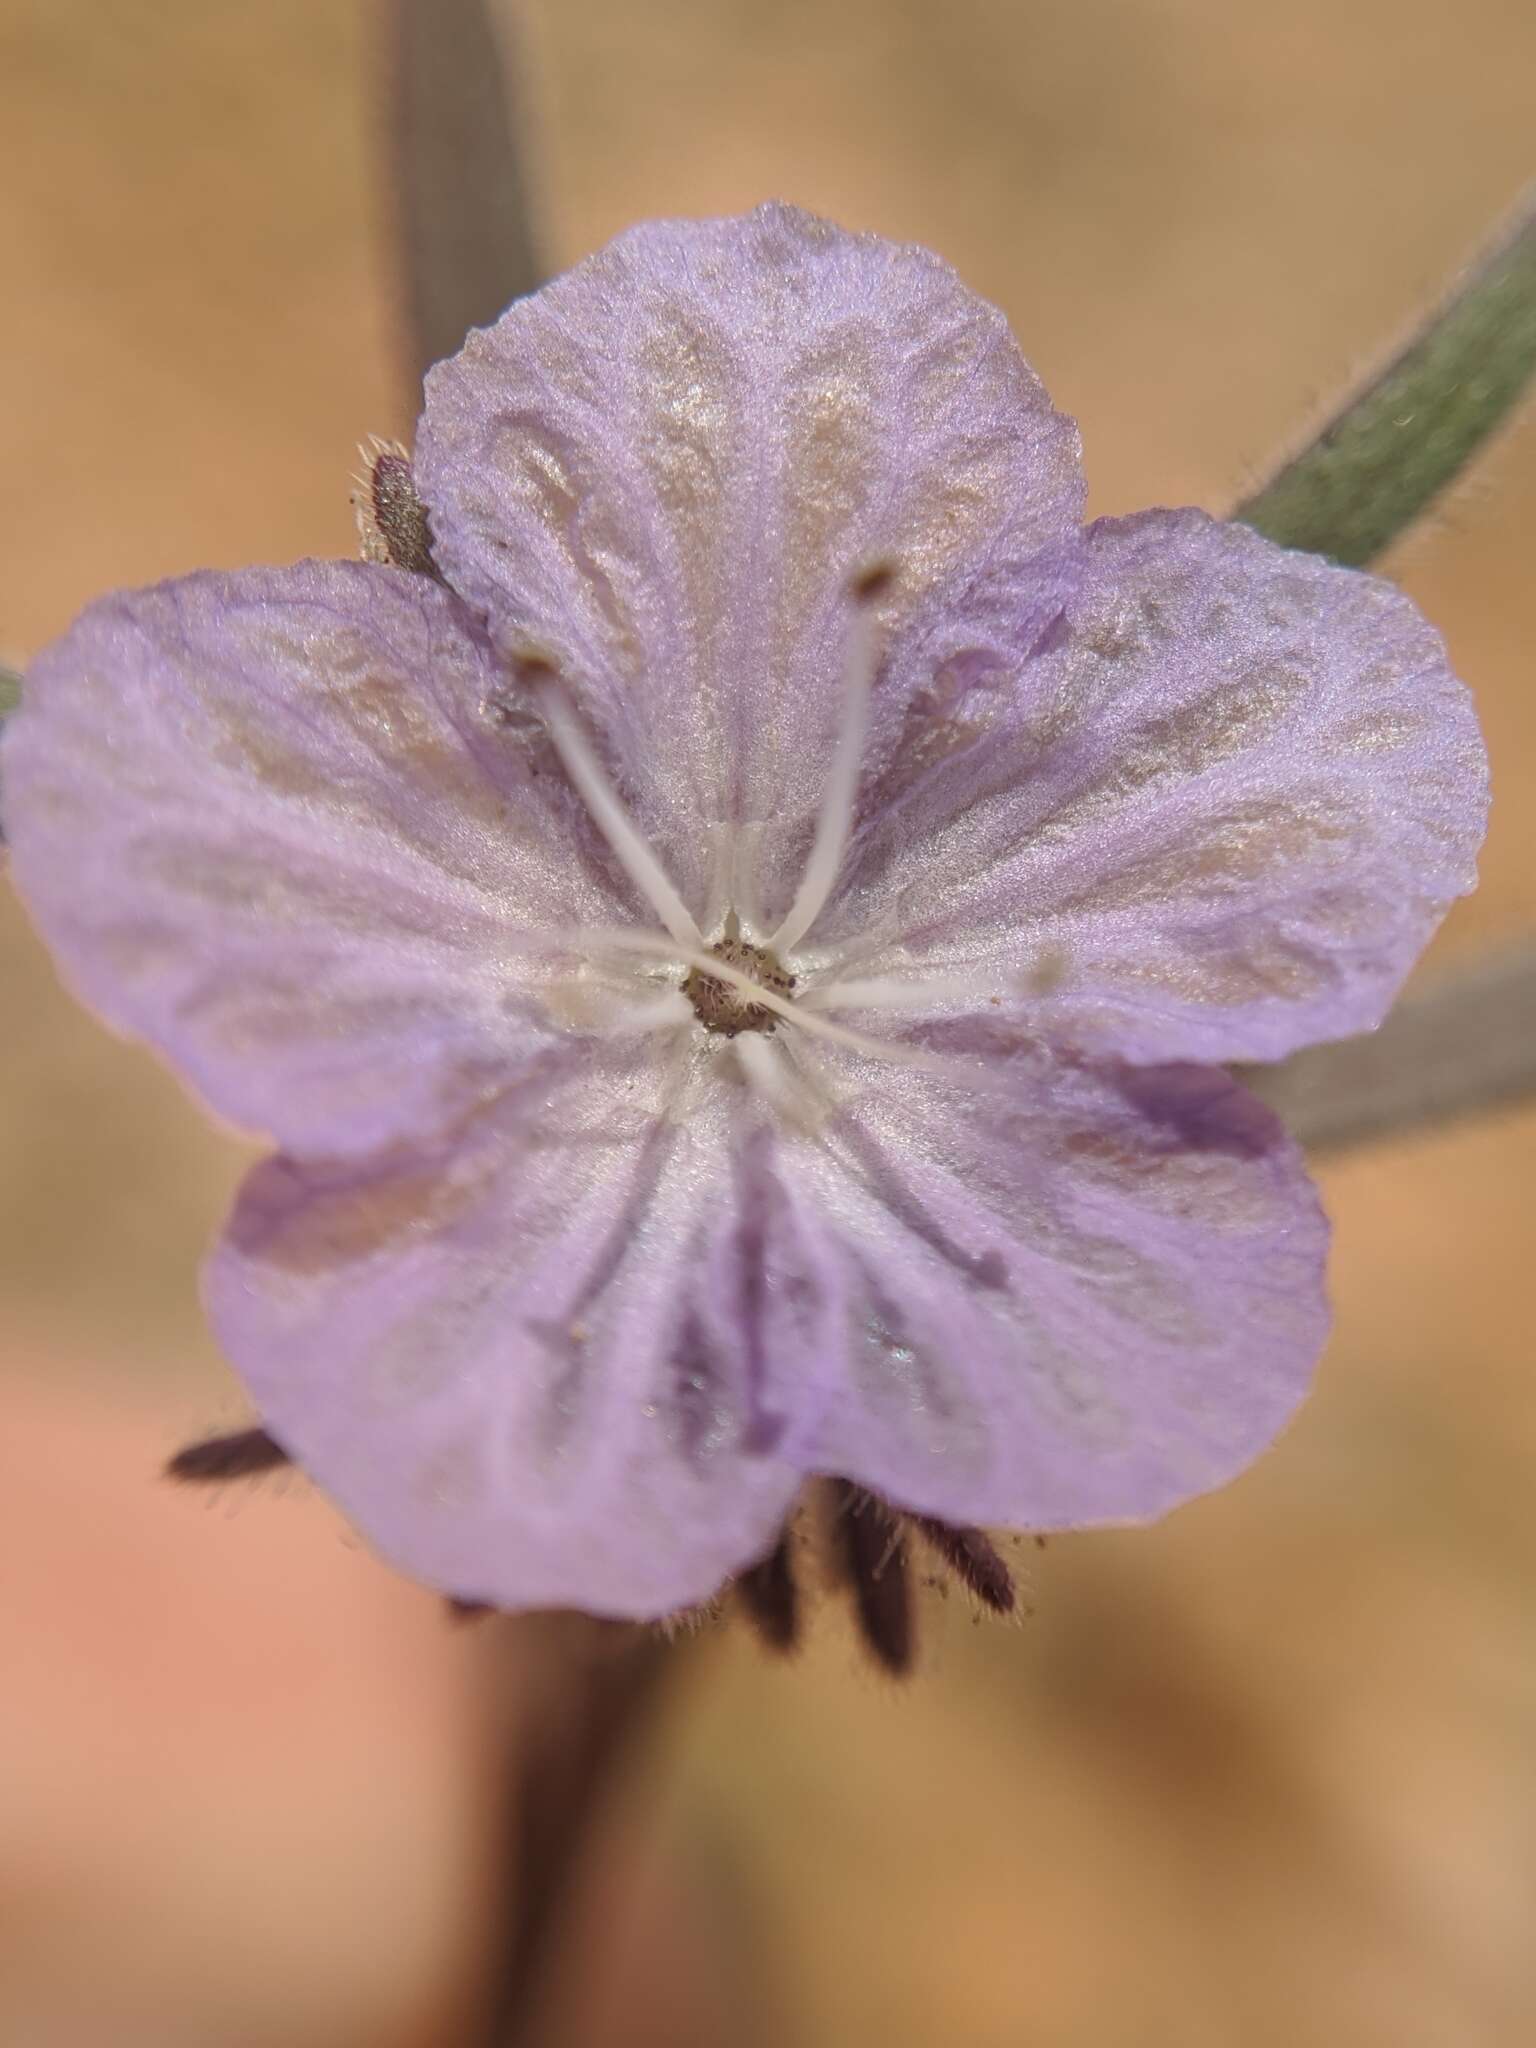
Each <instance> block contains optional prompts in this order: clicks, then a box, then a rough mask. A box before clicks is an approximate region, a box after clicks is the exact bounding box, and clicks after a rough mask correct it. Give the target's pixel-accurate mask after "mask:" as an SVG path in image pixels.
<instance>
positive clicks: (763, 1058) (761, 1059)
mask: <svg viewBox="0 0 1536 2048" xmlns="http://www.w3.org/2000/svg"><path fill="white" fill-rule="evenodd" d="M731 1044H732V1047H733V1049H734V1051H735V1054H736V1057H737V1059H738V1060H740V1062H741V1070H742V1072H743V1073H744V1074H745V1075H746V1077H747V1080H748V1081H749V1082H750V1084H751V1085H752V1087H753V1088H754V1089H755V1090H756V1091H757V1093H758V1094H759V1095H760V1096H761V1097H762V1098H763V1100H764V1102H766V1103H767V1104H768V1107H769V1108H770V1109H775V1110H777V1111H778V1113H779V1115H780V1116H782V1117H783V1118H784V1119H785V1120H786V1122H788V1123H792V1124H798V1125H800V1126H801V1127H802V1128H804V1129H807V1130H809V1129H813V1128H814V1127H815V1124H816V1121H817V1116H816V1109H817V1105H816V1102H815V1098H814V1097H813V1096H812V1095H811V1093H810V1091H809V1089H806V1088H803V1087H801V1086H800V1085H799V1083H798V1082H797V1081H796V1079H795V1076H794V1075H793V1074H792V1073H791V1071H790V1069H789V1065H788V1063H787V1062H786V1060H785V1059H784V1057H783V1054H782V1053H780V1052H779V1051H778V1049H777V1048H776V1047H775V1046H774V1045H773V1044H772V1043H771V1041H770V1040H769V1039H767V1038H766V1037H765V1036H764V1035H763V1033H762V1032H760V1031H743V1032H742V1033H741V1035H740V1036H739V1037H738V1038H734V1039H732V1041H731Z"/></svg>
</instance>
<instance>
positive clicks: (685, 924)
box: [517, 648, 704, 949]
mask: <svg viewBox="0 0 1536 2048" xmlns="http://www.w3.org/2000/svg"><path fill="white" fill-rule="evenodd" d="M517 672H518V676H519V679H520V680H521V681H522V682H523V683H524V684H525V685H526V687H527V689H528V690H529V692H530V694H531V695H532V698H533V701H534V703H535V704H536V705H537V706H538V709H539V712H540V715H541V716H542V717H543V720H544V724H545V727H546V728H547V730H548V733H549V737H550V740H551V742H552V744H553V746H554V749H555V752H556V753H557V754H558V755H559V756H560V763H561V766H562V767H563V768H564V769H565V772H566V774H567V775H568V776H569V777H570V778H571V783H572V786H573V787H574V789H575V791H576V794H577V795H578V796H579V797H580V798H581V800H582V802H583V803H584V804H585V805H586V807H587V813H588V815H589V816H590V818H591V820H592V822H593V824H594V825H596V827H597V829H598V831H599V832H601V833H602V835H603V837H604V838H605V839H606V840H607V842H608V845H609V849H610V851H611V852H612V854H613V857H614V859H615V860H616V861H617V862H618V863H619V866H620V867H621V868H623V870H624V872H625V874H626V875H628V877H629V879H630V881H631V882H632V883H633V884H634V886H635V888H636V890H637V891H638V893H639V894H640V896H641V897H643V898H644V900H645V902H646V904H647V905H648V906H649V908H650V909H651V910H652V911H653V912H654V913H655V915H656V916H657V917H658V918H659V919H660V921H661V923H662V926H663V927H664V929H665V930H666V931H667V932H669V933H670V934H671V936H672V937H673V938H674V939H675V940H676V941H677V943H678V945H680V946H682V947H684V948H687V949H692V948H694V947H697V946H701V945H702V944H703V942H704V941H703V935H702V934H701V932H700V931H699V928H698V926H697V925H696V924H695V923H694V921H693V918H692V916H691V915H690V914H689V910H688V906H687V905H686V904H685V903H684V901H683V899H682V897H681V896H679V894H678V893H677V889H676V886H675V884H674V883H673V881H672V878H671V876H670V875H669V874H668V873H667V871H666V869H665V868H664V867H663V866H662V864H661V862H660V861H659V860H658V859H657V858H656V855H655V854H654V853H653V852H652V851H651V848H650V847H649V845H648V844H647V843H646V840H645V838H644V836H643V835H642V833H641V832H640V830H639V828H638V827H637V826H636V824H635V822H634V820H633V818H631V817H630V815H629V813H628V811H626V810H625V808H624V806H623V804H622V803H621V802H620V800H619V796H618V792H617V791H616V790H615V789H614V787H613V784H612V783H611V782H610V781H609V780H608V775H607V771H606V770H605V769H604V767H603V764H602V762H601V761H600V760H599V759H598V756H597V749H596V748H595V747H594V746H593V744H592V742H591V740H590V739H589V738H588V737H587V734H586V731H585V729H584V727H583V725H582V722H581V719H580V718H579V716H578V715H577V711H576V706H575V704H574V703H573V702H572V700H571V695H570V692H569V690H568V689H567V687H566V685H565V682H564V679H563V678H562V677H561V675H560V673H559V671H558V669H556V667H555V666H554V664H553V662H551V660H550V659H549V656H548V655H547V654H545V653H544V652H543V651H542V650H541V649H538V648H531V649H529V650H528V651H527V652H526V653H524V654H523V655H522V656H520V657H519V659H518V662H517Z"/></svg>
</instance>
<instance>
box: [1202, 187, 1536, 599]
mask: <svg viewBox="0 0 1536 2048" xmlns="http://www.w3.org/2000/svg"><path fill="white" fill-rule="evenodd" d="M1533 372H1536V194H1531V195H1528V196H1527V197H1526V199H1525V201H1524V202H1523V204H1522V206H1521V208H1520V210H1519V212H1518V214H1517V215H1516V217H1515V219H1514V221H1513V222H1512V224H1511V225H1510V226H1509V227H1507V228H1506V229H1505V231H1504V232H1503V233H1502V234H1501V235H1499V237H1498V238H1497V240H1496V241H1495V242H1494V243H1493V245H1492V246H1491V247H1490V248H1489V250H1488V252H1487V253H1486V255H1484V256H1483V257H1482V258H1481V260H1480V261H1478V262H1476V263H1474V264H1473V265H1472V267H1471V269H1469V270H1468V271H1467V273H1466V274H1465V276H1464V277H1463V278H1462V279H1461V281H1460V282H1459V283H1458V284H1457V285H1456V287H1455V289H1454V290H1453V291H1452V292H1451V294H1450V296H1449V298H1448V299H1447V300H1446V302H1445V304H1444V305H1443V306H1442V307H1441V309H1440V310H1439V312H1437V313H1435V314H1434V315H1433V316H1432V317H1431V318H1430V319H1429V320H1428V321H1426V322H1425V323H1424V324H1423V325H1422V326H1421V327H1420V328H1419V330H1418V332H1417V333H1416V334H1415V335H1414V336H1413V338H1412V339H1411V340H1410V341H1409V342H1408V344H1407V345H1406V347H1404V348H1403V349H1402V350H1401V351H1400V352H1399V353H1398V354H1397V355H1395V356H1394V357H1393V358H1392V360H1391V361H1390V362H1389V363H1388V364H1387V365H1386V367H1385V368H1384V369H1382V370H1381V371H1379V372H1378V373H1377V374H1376V375H1375V376H1373V377H1372V378H1371V379H1370V380H1369V382H1368V383H1366V384H1365V385H1364V386H1363V387H1362V388H1361V389H1360V390H1359V391H1357V392H1356V393H1354V395H1353V396H1352V397H1350V398H1349V399H1347V400H1346V401H1345V403H1344V404H1343V405H1342V406H1341V407H1340V409H1339V410H1338V411H1337V412H1336V413H1335V414H1334V415H1333V417H1332V418H1331V419H1330V420H1329V421H1328V423H1327V425H1326V426H1324V427H1323V429H1322V431H1321V432H1320V433H1318V434H1317V435H1316V436H1315V437H1314V438H1313V439H1312V440H1310V441H1309V442H1308V443H1307V445H1306V446H1305V447H1304V448H1303V449H1302V450H1301V451H1300V452H1299V453H1298V454H1297V455H1295V456H1293V457H1292V459H1291V460H1290V461H1288V462H1287V463H1286V464H1285V465H1284V467H1283V468H1282V469H1281V470H1280V471H1279V472H1278V474H1277V475H1275V476H1274V477H1273V478H1271V480H1270V481H1269V482H1268V483H1267V484H1265V485H1263V487H1262V488H1261V489H1259V490H1258V491H1256V492H1254V494H1253V495H1252V497H1250V498H1248V499H1246V500H1245V501H1244V503H1243V504H1241V505H1240V506H1239V507H1238V508H1237V511H1236V512H1235V513H1234V514H1233V517H1234V518H1237V519H1240V520H1242V522H1243V523H1244V525H1246V526H1251V527H1253V528H1254V529H1255V531H1256V532H1259V533H1262V534H1264V535H1265V536H1266V538H1268V539H1269V540H1273V541H1278V542H1279V543H1280V545H1281V546H1282V547H1288V548H1306V549H1307V550H1308V551H1309V552H1310V553H1312V554H1318V555H1327V556H1330V557H1331V558H1332V559H1333V560H1334V561H1336V562H1343V563H1346V564H1349V565H1350V566H1353V567H1356V568H1363V567H1365V566H1366V565H1367V564H1368V563H1370V562H1374V561H1375V560H1376V558H1377V556H1378V555H1380V554H1381V553H1382V552H1383V550H1384V549H1386V548H1388V547H1390V546H1391V544H1392V542H1393V541H1395V540H1397V539H1398V538H1399V536H1400V535H1402V534H1404V533H1406V532H1407V531H1408V529H1409V528H1410V527H1411V526H1412V525H1413V524H1414V523H1415V522H1416V521H1417V520H1419V519H1421V518H1422V517H1423V516H1424V514H1425V512H1426V511H1427V510H1428V509H1429V507H1430V505H1431V504H1432V503H1433V502H1434V500H1435V499H1436V498H1437V497H1439V495H1440V494H1441V492H1442V491H1444V490H1445V489H1446V488H1447V486H1448V485H1450V484H1451V483H1453V482H1454V481H1455V479H1456V478H1457V477H1458V476H1459V475H1460V474H1461V472H1462V471H1463V470H1464V469H1465V468H1466V466H1467V464H1468V463H1469V462H1470V461H1471V460H1472V458H1473V457H1474V456H1475V455H1476V454H1477V452H1478V450H1479V449H1480V448H1481V447H1482V445H1483V443H1484V442H1485V441H1487V440H1488V439H1489V437H1490V436H1491V435H1493V434H1494V433H1496V432H1497V431H1498V429H1499V428H1501V427H1502V426H1504V425H1505V424H1506V423H1507V422H1508V421H1509V420H1510V418H1511V416H1512V415H1513V413H1514V411H1515V408H1516V407H1517V406H1518V405H1519V403H1520V401H1521V399H1522V397H1523V396H1524V394H1525V392H1526V389H1527V387H1528V385H1529V384H1530V381H1531V377H1532V374H1533Z"/></svg>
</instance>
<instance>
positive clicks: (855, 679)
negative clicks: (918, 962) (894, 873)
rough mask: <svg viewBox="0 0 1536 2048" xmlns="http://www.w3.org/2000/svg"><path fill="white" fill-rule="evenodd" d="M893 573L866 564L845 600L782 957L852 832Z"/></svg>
mask: <svg viewBox="0 0 1536 2048" xmlns="http://www.w3.org/2000/svg"><path fill="white" fill-rule="evenodd" d="M895 574H896V571H895V569H894V567H893V566H892V565H891V564H890V563H888V562H883V561H882V562H871V563H869V564H867V565H866V566H865V567H864V568H862V569H860V570H859V571H858V572H857V573H856V574H855V575H854V576H853V577H852V578H851V580H850V582H849V585H848V595H849V597H850V598H851V600H852V602H853V620H852V623H851V624H850V626H849V628H848V644H847V646H846V648H845V649H844V653H843V710H842V724H841V726H840V727H839V729H838V735H837V744H836V746H835V747H834V749H833V752H832V764H831V766H830V768H829V769H828V770H827V786H826V788H825V789H824V790H823V791H822V797H821V810H820V813H819V815H818V817H817V819H816V836H815V837H814V839H812V841H811V851H810V856H809V858H808V859H807V861H806V864H805V873H804V874H803V875H802V876H801V878H800V886H799V888H798V889H797V890H796V891H795V900H794V902H793V903H791V904H790V906H789V910H788V912H787V914H786V915H785V918H784V922H783V923H782V924H781V925H780V926H779V928H778V930H777V931H776V932H775V933H774V935H773V937H772V939H771V940H770V941H769V944H770V945H771V946H773V947H774V949H775V950H776V951H778V952H781V953H787V952H788V951H789V950H790V948H791V947H793V946H797V945H798V944H799V943H800V941H801V940H802V939H803V938H804V937H805V935H806V933H807V932H808V931H809V930H810V928H811V926H812V925H813V924H814V923H815V922H816V920H817V918H818V917H820V915H821V913H822V911H823V910H825V908H826V906H827V899H828V898H829V897H830V896H831V894H832V891H833V888H834V887H835V886H836V883H837V877H838V873H839V870H840V869H841V867H842V864H843V854H844V852H845V851H846V849H847V845H848V835H849V833H850V832H851V831H852V829H853V800H854V798H855V796H856V795H857V794H858V787H859V770H860V768H861V766H862V765H863V761H864V738H865V734H866V731H867V730H868V726H869V694H870V691H871V690H872V689H873V687H874V681H875V670H876V667H877V666H878V662H879V650H878V647H877V645H876V639H875V617H874V607H875V601H876V599H877V598H879V597H880V596H882V595H883V594H884V592H885V591H887V590H888V589H889V588H890V586H891V584H892V582H893V581H894V579H895Z"/></svg>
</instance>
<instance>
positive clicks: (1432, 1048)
mask: <svg viewBox="0 0 1536 2048" xmlns="http://www.w3.org/2000/svg"><path fill="white" fill-rule="evenodd" d="M1241 1078H1242V1079H1243V1080H1244V1082H1246V1084H1247V1085H1248V1086H1249V1087H1250V1088H1252V1089H1253V1091H1254V1093H1255V1094H1256V1095H1260V1096H1262V1097H1263V1098H1264V1100H1265V1101H1266V1102H1267V1103H1269V1105H1270V1106H1271V1108H1273V1109H1275V1110H1278V1111H1279V1113H1280V1115H1281V1116H1282V1117H1284V1119H1285V1121H1286V1123H1287V1124H1288V1125H1289V1126H1290V1128H1291V1129H1292V1130H1293V1131H1294V1132H1295V1133H1296V1135H1297V1137H1298V1138H1300V1139H1301V1141H1302V1143H1303V1144H1304V1145H1306V1146H1307V1148H1308V1150H1309V1151H1313V1152H1339V1151H1343V1150H1346V1149H1348V1148H1349V1147H1351V1146H1355V1145H1363V1144H1369V1143H1371V1142H1372V1141H1379V1140H1381V1139H1384V1138H1395V1137H1400V1136H1402V1135H1404V1134H1405V1133H1408V1132H1411V1131H1418V1130H1426V1129H1429V1128H1432V1127H1433V1126H1435V1125H1437V1124H1444V1123H1450V1122H1453V1121H1455V1120H1456V1119H1458V1118H1461V1117H1467V1116H1475V1115H1477V1114H1478V1113H1479V1112H1481V1111H1484V1110H1490V1109H1496V1108H1498V1107H1500V1106H1501V1105H1503V1104H1507V1103H1513V1102H1518V1101H1520V1100H1522V1099H1529V1097H1530V1096H1531V1095H1532V1094H1533V1093H1536V949H1533V948H1532V947H1529V946H1521V947H1517V948H1514V949H1512V950H1511V951H1509V952H1505V953H1499V954H1495V955H1494V956H1493V958H1492V959H1489V960H1483V961H1478V962H1476V963H1475V964H1474V965H1472V966H1470V967H1464V968H1462V969H1461V970H1460V972H1459V973H1457V974H1455V975H1452V976H1449V977H1447V978H1446V979H1445V980H1443V981H1441V982H1439V983H1438V984H1434V983H1432V984H1431V985H1430V986H1428V987H1427V988H1425V989H1424V990H1423V991H1422V993H1416V994H1413V995H1409V996H1405V997H1404V998H1403V1000H1402V1001H1401V1002H1399V1003H1398V1005H1397V1006H1396V1008H1395V1009H1394V1010H1393V1012H1392V1014H1391V1015H1390V1016H1389V1017H1388V1019H1387V1021H1386V1023H1385V1024H1383V1025H1382V1026H1381V1028H1380V1030H1379V1031H1374V1032H1372V1033H1371V1034H1370V1036H1369V1037H1366V1038H1350V1039H1345V1040H1344V1041H1343V1042H1342V1043H1341V1044H1338V1045H1317V1046H1312V1047H1309V1048H1308V1050H1307V1051H1305V1052H1298V1053H1293V1054H1292V1055H1291V1057H1290V1058H1289V1059H1288V1060H1286V1061H1285V1062H1284V1063H1283V1064H1282V1065H1280V1066H1276V1067H1255V1068H1251V1069H1249V1070H1247V1071H1246V1072H1245V1073H1243V1075H1242V1077H1241Z"/></svg>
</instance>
